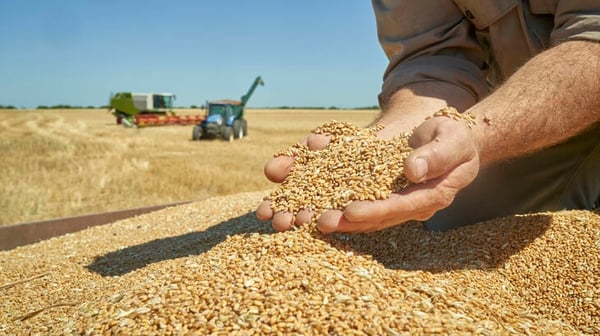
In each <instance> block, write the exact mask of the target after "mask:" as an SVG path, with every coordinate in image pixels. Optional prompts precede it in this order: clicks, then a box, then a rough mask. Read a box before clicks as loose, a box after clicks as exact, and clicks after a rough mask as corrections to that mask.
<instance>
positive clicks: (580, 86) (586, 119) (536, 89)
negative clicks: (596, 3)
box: [469, 41, 600, 166]
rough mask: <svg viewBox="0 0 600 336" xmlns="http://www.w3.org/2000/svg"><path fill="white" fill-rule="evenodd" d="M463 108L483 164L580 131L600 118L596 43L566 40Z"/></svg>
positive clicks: (599, 50)
mask: <svg viewBox="0 0 600 336" xmlns="http://www.w3.org/2000/svg"><path fill="white" fill-rule="evenodd" d="M469 112H471V113H473V114H475V115H476V116H477V121H478V122H477V126H476V127H475V128H474V129H473V132H474V135H475V138H476V141H477V144H478V147H479V152H480V160H481V163H482V165H484V166H485V165H488V164H491V163H494V162H497V161H501V160H505V159H509V158H512V157H516V156H519V155H523V154H526V153H529V152H533V151H536V150H539V149H542V148H545V147H549V146H551V145H553V144H556V143H559V142H561V141H564V140H566V139H568V138H570V137H572V136H574V135H576V134H578V133H580V132H581V131H583V130H585V129H586V128H589V127H591V126H592V125H594V124H596V123H598V122H599V121H600V43H594V42H585V41H572V42H566V43H563V44H561V45H558V46H556V47H554V48H552V49H549V50H547V51H545V52H543V53H541V54H539V55H538V56H536V57H534V58H533V59H531V60H530V61H529V62H527V63H526V64H525V65H524V66H523V67H522V68H520V69H519V70H518V71H517V72H516V73H515V74H514V75H513V76H512V77H511V78H510V79H509V80H508V81H507V82H506V83H505V84H504V85H502V86H501V87H500V88H499V89H498V90H497V91H495V92H494V93H492V94H491V95H489V96H488V97H487V98H485V99H484V100H482V101H481V102H480V103H478V104H476V105H474V106H473V107H472V108H471V109H470V110H469Z"/></svg>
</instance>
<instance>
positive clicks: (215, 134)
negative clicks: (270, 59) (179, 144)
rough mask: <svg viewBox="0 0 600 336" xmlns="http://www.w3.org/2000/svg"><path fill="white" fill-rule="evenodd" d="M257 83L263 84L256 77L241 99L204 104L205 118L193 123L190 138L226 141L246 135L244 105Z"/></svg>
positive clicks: (246, 125) (246, 124)
mask: <svg viewBox="0 0 600 336" xmlns="http://www.w3.org/2000/svg"><path fill="white" fill-rule="evenodd" d="M258 85H265V83H264V82H263V80H262V79H261V78H260V76H258V77H256V79H255V80H254V82H253V83H252V85H251V86H250V89H249V90H248V92H247V93H246V94H245V95H243V96H242V98H241V100H239V101H237V100H230V99H225V100H215V101H209V102H207V104H206V118H205V119H204V120H202V122H200V123H199V124H197V125H195V126H194V128H193V130H192V140H200V139H209V138H223V139H225V140H228V141H230V142H231V141H233V139H242V138H243V137H245V136H246V135H248V122H247V121H246V119H244V107H245V106H246V103H247V102H248V100H249V99H250V96H252V93H254V90H255V89H256V87H257V86H258Z"/></svg>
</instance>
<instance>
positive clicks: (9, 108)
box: [0, 105, 16, 110]
mask: <svg viewBox="0 0 600 336" xmlns="http://www.w3.org/2000/svg"><path fill="white" fill-rule="evenodd" d="M0 109H5V110H14V109H16V107H14V106H12V105H0Z"/></svg>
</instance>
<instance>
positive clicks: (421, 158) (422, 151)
mask: <svg viewBox="0 0 600 336" xmlns="http://www.w3.org/2000/svg"><path fill="white" fill-rule="evenodd" d="M462 139H463V137H462V136H448V137H446V138H442V137H441V136H438V137H436V138H435V139H434V140H433V141H431V142H429V143H427V144H425V145H423V146H421V147H418V148H416V149H414V150H413V151H412V152H411V153H410V155H409V156H408V158H407V159H406V160H405V161H404V174H405V175H406V177H407V178H408V180H409V181H411V182H413V183H420V182H424V181H427V180H431V179H434V178H438V177H440V176H442V175H444V174H447V173H448V172H449V171H450V170H453V169H455V168H456V167H457V166H459V165H461V164H462V163H464V162H467V161H469V160H472V159H474V158H475V156H476V155H477V153H476V150H475V148H474V147H473V144H472V143H471V142H468V141H463V140H462ZM467 139H468V138H467Z"/></svg>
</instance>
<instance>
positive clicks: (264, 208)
mask: <svg viewBox="0 0 600 336" xmlns="http://www.w3.org/2000/svg"><path fill="white" fill-rule="evenodd" d="M330 139H331V138H330V137H329V136H326V135H323V134H314V133H311V134H310V135H308V136H307V137H306V138H304V140H302V141H301V142H300V143H302V144H304V145H305V146H307V147H308V148H309V149H310V150H319V149H323V148H325V147H326V146H327V145H328V144H329V141H330ZM293 164H294V158H292V157H289V156H277V157H274V158H272V159H270V160H269V161H267V163H266V164H265V168H264V174H265V176H266V177H267V178H268V179H269V180H270V181H271V182H275V183H281V182H283V181H284V180H285V179H286V177H287V176H288V174H289V173H290V169H292V165H293ZM256 217H257V218H258V219H260V220H269V219H272V225H273V228H274V229H275V230H277V231H286V230H289V229H291V228H292V226H293V225H295V224H297V225H300V224H302V223H307V222H309V221H310V218H311V217H312V213H310V212H309V211H300V212H299V213H297V214H295V215H294V214H292V213H289V212H278V213H274V212H273V210H272V209H271V203H270V202H269V201H263V202H262V203H261V204H260V205H259V206H258V208H257V209H256Z"/></svg>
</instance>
